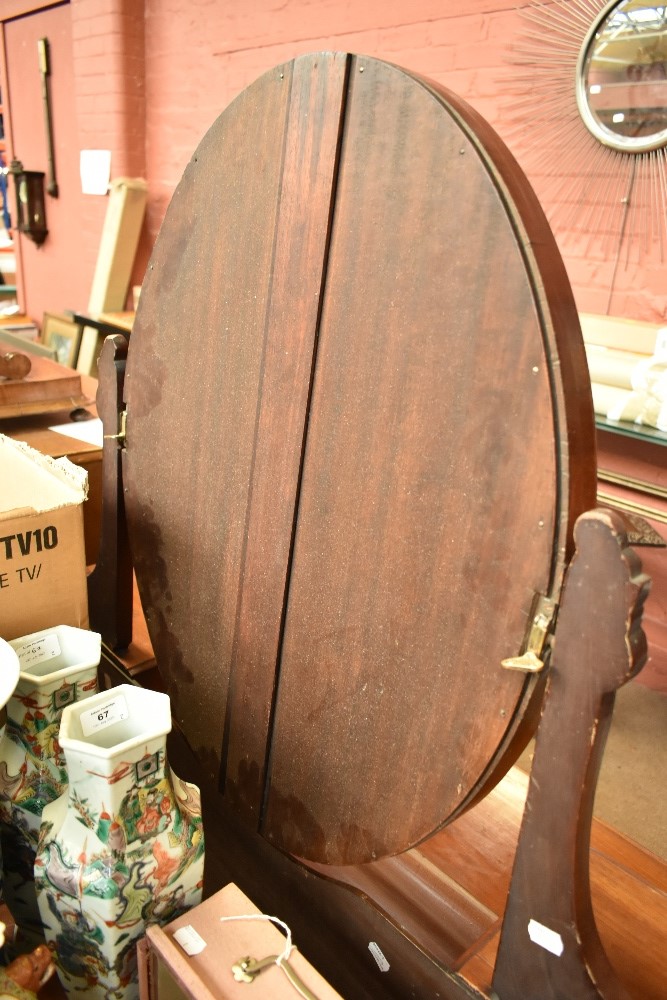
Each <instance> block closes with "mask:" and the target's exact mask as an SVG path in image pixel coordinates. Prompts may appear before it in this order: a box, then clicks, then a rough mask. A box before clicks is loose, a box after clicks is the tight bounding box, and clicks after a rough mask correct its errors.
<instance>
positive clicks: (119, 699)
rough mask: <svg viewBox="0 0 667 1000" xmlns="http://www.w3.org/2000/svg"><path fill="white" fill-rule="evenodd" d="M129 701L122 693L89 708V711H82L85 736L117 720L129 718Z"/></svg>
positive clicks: (81, 717) (82, 725) (81, 719)
mask: <svg viewBox="0 0 667 1000" xmlns="http://www.w3.org/2000/svg"><path fill="white" fill-rule="evenodd" d="M127 716H128V711H127V701H126V700H125V697H124V696H123V695H122V694H119V695H116V697H115V698H110V699H109V701H102V702H100V703H99V705H96V706H95V708H89V709H88V711H87V712H82V713H81V715H80V716H79V719H80V721H81V731H82V733H83V735H84V736H90V735H91V733H96V732H98V731H99V730H100V729H106V727H107V726H113V725H114V723H116V722H122V721H123V719H127Z"/></svg>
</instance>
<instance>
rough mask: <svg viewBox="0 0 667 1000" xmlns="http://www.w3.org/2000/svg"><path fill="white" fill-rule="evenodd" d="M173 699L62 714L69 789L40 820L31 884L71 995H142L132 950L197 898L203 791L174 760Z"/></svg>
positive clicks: (135, 696) (107, 702)
mask: <svg viewBox="0 0 667 1000" xmlns="http://www.w3.org/2000/svg"><path fill="white" fill-rule="evenodd" d="M170 729H171V709H170V702H169V697H168V695H166V694H160V693H157V692H155V691H149V690H146V689H143V688H140V687H135V686H134V685H131V684H122V685H120V686H119V687H116V688H112V689H111V690H109V691H105V692H102V693H100V694H98V695H94V696H93V697H92V698H90V699H89V700H88V701H87V702H86V703H85V704H76V705H70V706H69V707H68V708H66V709H65V711H64V712H63V717H62V722H61V726H60V744H61V746H62V748H63V750H64V753H65V759H66V761H67V770H68V773H69V786H68V789H67V791H66V792H64V793H63V795H62V796H61V797H60V798H59V799H57V800H56V801H55V802H52V803H51V804H50V805H48V806H47V807H46V808H45V809H44V812H43V815H42V828H41V833H40V840H39V848H38V851H37V858H36V861H35V883H36V886H37V896H38V902H39V908H40V913H41V916H42V921H43V923H44V928H45V932H46V939H47V941H48V942H49V943H52V944H53V945H54V946H55V952H56V956H57V963H58V975H59V977H60V981H61V983H62V985H63V987H64V989H65V990H66V991H67V992H68V994H70V995H72V996H77V995H79V996H81V997H86V998H89V997H90V998H94V997H99V998H100V1000H101V998H105V1000H109V998H111V997H114V998H118V1000H120V998H128V1000H134V998H136V997H138V995H139V987H138V981H137V964H136V943H137V940H138V938H139V937H141V936H142V935H143V934H144V932H145V929H146V926H147V925H148V924H151V923H160V924H164V923H168V922H169V921H170V920H172V919H174V918H175V917H177V916H178V915H179V914H181V913H182V912H183V911H185V910H187V909H189V908H190V907H191V906H194V905H195V904H197V903H199V902H200V901H201V892H202V884H203V874H204V837H203V830H202V820H201V808H200V797H199V789H198V788H196V787H195V786H194V785H191V784H188V783H186V782H184V781H181V780H180V779H179V778H177V777H176V776H175V775H174V774H173V773H172V772H171V771H170V768H169V765H168V762H167V757H166V737H167V733H168V732H169V730H170Z"/></svg>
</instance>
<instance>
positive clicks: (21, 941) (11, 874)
mask: <svg viewBox="0 0 667 1000" xmlns="http://www.w3.org/2000/svg"><path fill="white" fill-rule="evenodd" d="M10 646H11V647H12V649H13V651H14V653H15V654H16V656H17V658H18V662H19V667H20V673H19V677H18V681H17V683H16V687H15V690H14V692H13V694H12V696H11V697H10V699H9V701H8V703H7V723H6V725H5V728H4V732H3V734H2V737H1V738H0V841H1V844H2V864H3V894H4V901H5V903H6V904H7V906H8V907H9V910H10V912H11V914H12V917H13V918H14V920H15V921H16V923H17V925H18V928H19V932H20V933H19V937H18V939H17V950H19V951H30V950H32V949H33V948H34V947H36V945H38V944H39V943H41V942H42V941H43V940H44V937H43V933H42V926H41V920H40V917H39V910H38V908H37V899H36V896H35V886H34V881H33V868H34V862H35V851H36V849H37V841H38V838H39V827H40V823H41V818H42V810H43V808H44V806H45V805H47V803H49V802H53V800H54V799H56V798H57V797H58V796H59V795H60V794H61V793H62V791H63V789H64V788H65V787H66V784H67V770H66V767H65V758H64V756H63V752H62V750H61V748H60V745H59V743H58V729H59V726H60V718H61V715H62V713H63V709H64V708H65V706H67V705H70V704H73V703H75V702H80V701H82V700H85V699H86V698H88V697H89V696H90V695H92V694H95V692H96V691H97V669H98V666H99V662H100V650H101V638H100V635H99V634H98V633H97V632H90V631H88V630H87V629H80V628H75V627H74V626H70V625H57V626H54V627H52V628H48V629H42V630H41V631H39V632H32V633H31V634H30V635H25V636H21V637H20V638H18V639H13V640H12V641H11V642H10Z"/></svg>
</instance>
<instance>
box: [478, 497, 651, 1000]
mask: <svg viewBox="0 0 667 1000" xmlns="http://www.w3.org/2000/svg"><path fill="white" fill-rule="evenodd" d="M575 543H576V546H577V550H576V554H575V556H574V559H573V561H572V564H571V566H570V568H569V570H568V574H567V577H566V581H565V587H564V591H563V600H562V605H561V609H560V612H559V616H558V623H557V628H556V639H555V642H554V646H553V651H552V657H551V664H550V667H549V680H548V685H547V691H546V695H545V700H544V708H543V713H542V719H541V722H540V726H539V729H538V733H537V739H536V745H535V756H534V760H533V767H532V771H531V777H530V785H529V791H528V799H527V802H526V809H525V812H524V816H523V822H522V826H521V834H520V839H519V846H518V849H517V854H516V859H515V863H514V869H513V874H512V882H511V887H510V894H509V899H508V904H507V909H506V912H505V918H504V921H503V929H502V935H501V940H500V948H499V952H498V958H497V962H496V968H495V974H494V978H493V987H494V990H495V992H496V994H497V996H498V997H499V998H500V1000H592V998H605V1000H612V998H613V1000H625V998H627V997H628V994H627V992H626V991H625V989H624V988H623V987H622V986H621V985H620V983H619V982H618V980H617V979H616V976H615V973H614V971H613V969H612V967H611V965H610V964H609V961H608V959H607V956H606V954H605V952H604V950H603V947H602V944H601V942H600V939H599V937H598V933H597V928H596V926H595V919H594V915H593V909H592V904H591V895H590V883H589V847H590V829H591V819H592V813H593V799H594V795H595V786H596V782H597V777H598V772H599V767H600V762H601V758H602V752H603V749H604V744H605V741H606V738H607V732H608V728H609V723H610V721H611V715H612V710H613V705H614V698H615V692H616V689H617V688H619V687H620V686H621V685H622V684H624V683H625V682H626V681H627V680H629V678H630V677H632V676H633V675H634V674H635V673H636V672H637V671H638V670H639V669H640V668H641V666H642V665H643V663H644V661H645V659H646V641H645V638H644V633H643V632H642V630H641V610H642V606H643V603H644V601H645V599H646V596H647V594H648V589H649V580H648V577H646V576H644V575H642V574H641V564H640V562H639V559H638V558H637V556H636V555H635V553H634V552H633V551H632V550H631V549H629V548H628V547H627V538H626V535H625V532H624V530H623V521H622V520H621V518H619V517H618V516H617V515H616V514H614V513H612V512H611V511H604V510H597V511H591V512H589V513H587V514H583V515H582V516H581V517H580V518H579V520H578V521H577V524H576V526H575Z"/></svg>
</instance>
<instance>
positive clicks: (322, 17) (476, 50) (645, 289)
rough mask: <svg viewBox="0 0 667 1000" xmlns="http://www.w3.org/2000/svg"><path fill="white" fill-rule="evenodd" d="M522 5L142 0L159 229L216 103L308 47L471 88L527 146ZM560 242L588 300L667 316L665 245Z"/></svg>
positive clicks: (153, 204)
mask: <svg viewBox="0 0 667 1000" xmlns="http://www.w3.org/2000/svg"><path fill="white" fill-rule="evenodd" d="M84 2H86V3H89V2H91V0H84ZM526 2H527V0H526ZM526 2H524V4H523V6H526ZM516 7H517V3H516V0H468V2H467V3H466V4H461V3H460V0H382V2H377V0H366V2H364V3H355V2H351V0H252V2H248V0H228V2H225V3H223V2H222V0H219V2H215V0H214V2H211V0H188V2H184V0H145V11H146V96H147V104H146V107H147V117H146V164H147V170H148V178H149V183H150V208H149V219H148V226H149V231H150V234H151V239H152V238H154V236H155V235H156V233H157V230H158V228H159V225H160V223H161V221H162V218H163V216H164V212H165V210H166V206H167V204H168V201H169V198H170V197H171V194H172V192H173V189H174V186H175V184H176V183H177V181H178V178H179V177H180V174H181V172H182V170H183V168H184V166H185V164H186V162H187V160H188V159H189V157H190V155H191V154H192V152H193V151H194V149H195V147H196V145H197V143H198V141H199V139H200V138H201V136H202V135H203V134H204V132H205V131H206V129H207V128H208V127H209V126H210V125H211V124H212V122H213V121H214V119H215V118H216V117H217V115H218V114H219V113H220V111H221V110H223V109H224V107H225V106H226V105H227V104H228V103H229V101H230V100H231V99H232V98H233V97H234V96H235V95H236V94H237V93H238V92H239V91H240V90H242V89H243V88H244V87H245V86H247V85H248V84H249V83H251V82H252V81H253V80H254V79H255V78H256V77H257V76H258V75H259V74H260V73H262V72H264V71H265V70H267V69H269V68H270V67H271V66H273V65H275V64H277V63H279V62H281V61H283V60H286V59H289V58H291V57H292V56H294V55H296V54H298V53H301V52H307V51H314V50H318V49H339V50H350V51H354V52H361V53H365V54H369V55H375V56H379V57H382V58H386V59H388V60H390V61H392V62H396V63H398V64H400V65H404V66H406V67H407V68H410V69H414V70H416V71H418V72H420V73H422V74H424V75H426V76H429V77H432V78H433V79H435V80H437V81H439V82H440V83H442V84H444V85H445V86H447V87H450V88H451V89H452V90H454V91H456V92H457V93H459V94H460V95H461V96H463V97H464V98H466V100H468V101H469V102H470V103H471V104H472V105H473V106H474V107H475V108H476V109H477V110H478V111H479V112H480V113H481V114H483V115H484V116H485V117H486V118H487V119H488V120H489V121H490V122H491V124H492V125H494V126H495V127H496V129H497V130H498V131H499V132H500V134H501V135H502V136H503V137H504V138H506V139H507V140H508V141H509V144H510V146H511V147H512V146H513V145H514V146H516V147H517V148H516V150H515V151H516V152H517V153H518V154H520V151H521V143H518V144H517V143H513V141H511V140H510V139H509V134H510V133H511V131H512V129H513V128H515V122H514V119H515V118H516V111H515V110H514V109H513V103H512V102H513V100H514V101H516V99H517V98H516V95H515V96H514V98H512V96H511V95H512V91H513V90H516V85H515V84H514V82H513V81H515V80H516V78H517V68H516V61H515V60H513V57H512V49H513V46H514V45H515V44H516V40H517V37H518V36H519V35H520V34H521V33H522V31H523V30H524V28H525V22H524V21H523V20H522V17H521V14H520V12H519V11H517V9H516ZM533 114H535V115H537V116H539V114H540V109H539V106H537V105H536V107H535V108H534V109H533V110H532V111H527V112H526V125H525V127H526V129H527V130H528V129H531V128H532V120H531V116H532V115H533ZM562 153H563V150H562V149H561V148H560V147H559V145H558V143H557V142H556V143H555V145H554V146H553V147H552V148H545V150H544V157H545V160H544V162H545V163H546V164H548V165H549V169H552V168H553V163H554V160H555V162H558V160H559V158H560V157H561V156H562ZM520 158H521V156H520ZM537 173H538V174H539V171H538V172H537ZM531 180H533V181H534V183H535V187H536V190H537V191H538V194H539V195H540V197H541V198H542V201H543V204H545V207H546V208H547V209H549V207H550V205H549V201H548V199H549V197H550V196H549V193H548V192H549V191H550V190H551V189H552V188H553V183H551V182H549V183H547V181H546V179H545V178H543V177H542V178H541V177H540V176H538V175H536V173H535V171H534V170H531ZM559 243H560V246H561V250H562V252H563V255H564V257H565V261H566V265H567V268H568V272H569V275H570V279H571V281H572V285H573V288H574V291H575V296H576V298H577V302H578V305H579V307H580V309H582V310H584V311H591V312H611V313H613V314H617V315H627V316H632V317H635V318H638V319H646V320H652V321H654V322H667V265H666V264H665V263H664V262H662V261H660V258H659V254H658V253H656V252H653V253H649V254H647V255H645V256H644V258H643V259H642V262H641V265H638V264H637V263H636V262H632V261H631V262H626V260H625V255H624V254H623V255H621V258H620V260H619V261H618V264H617V262H616V257H617V251H618V240H617V239H614V238H612V239H610V240H609V241H608V242H607V245H606V246H604V247H601V246H600V245H599V241H594V242H593V244H592V243H591V240H590V239H588V238H583V237H581V236H577V234H576V233H563V234H560V233H559ZM612 283H613V293H612Z"/></svg>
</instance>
